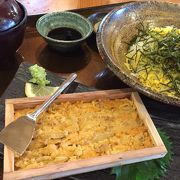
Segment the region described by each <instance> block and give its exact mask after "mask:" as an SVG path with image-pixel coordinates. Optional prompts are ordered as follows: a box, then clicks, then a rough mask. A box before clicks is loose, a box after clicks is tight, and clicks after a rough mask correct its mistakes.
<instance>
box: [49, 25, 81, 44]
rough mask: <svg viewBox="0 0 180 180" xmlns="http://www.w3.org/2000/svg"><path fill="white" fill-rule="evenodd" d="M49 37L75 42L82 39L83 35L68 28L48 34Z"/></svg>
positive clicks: (61, 28)
mask: <svg viewBox="0 0 180 180" xmlns="http://www.w3.org/2000/svg"><path fill="white" fill-rule="evenodd" d="M47 36H48V37H50V38H53V39H58V40H64V41H73V40H77V39H81V38H82V35H81V33H80V32H79V31H77V30H75V29H73V28H67V27H60V28H56V29H53V30H51V31H50V32H49V33H48V35H47Z"/></svg>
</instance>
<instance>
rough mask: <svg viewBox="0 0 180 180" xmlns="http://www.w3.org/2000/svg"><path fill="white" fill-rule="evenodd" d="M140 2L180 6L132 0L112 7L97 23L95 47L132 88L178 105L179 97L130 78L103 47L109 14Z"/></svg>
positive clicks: (172, 4)
mask: <svg viewBox="0 0 180 180" xmlns="http://www.w3.org/2000/svg"><path fill="white" fill-rule="evenodd" d="M141 3H147V4H150V3H152V4H166V5H170V6H178V8H180V5H178V4H175V3H168V2H157V1H138V2H132V3H128V4H126V5H122V6H121V7H117V8H115V9H113V10H112V11H111V12H109V13H108V14H107V15H106V17H105V18H104V19H103V20H102V22H101V23H100V25H99V30H98V32H97V36H96V37H97V47H98V50H99V53H100V55H101V57H102V59H103V61H104V62H105V64H106V65H107V67H108V68H109V69H110V70H111V71H112V72H114V74H115V75H116V76H117V77H118V78H120V79H121V80H122V81H123V82H124V83H126V84H127V85H129V86H131V87H132V88H134V89H136V90H137V91H139V92H140V93H142V94H144V95H146V96H148V97H150V98H152V99H155V100H158V101H160V102H164V103H166V104H170V105H174V106H178V107H180V98H176V97H172V96H168V95H165V94H162V93H159V92H155V91H153V90H151V89H150V88H148V87H145V86H143V85H142V84H141V83H140V82H139V81H137V82H135V81H134V80H133V79H132V78H131V76H132V75H131V74H130V75H127V74H126V73H125V72H124V71H123V70H122V69H121V67H118V66H117V65H116V64H115V63H114V62H113V60H111V56H110V54H109V53H108V52H107V50H106V49H105V45H104V42H103V35H104V34H103V33H104V31H103V30H104V28H105V26H106V25H107V22H109V20H110V18H111V16H112V15H113V14H114V13H115V12H117V11H119V10H120V9H123V8H127V7H129V6H131V5H134V4H141Z"/></svg>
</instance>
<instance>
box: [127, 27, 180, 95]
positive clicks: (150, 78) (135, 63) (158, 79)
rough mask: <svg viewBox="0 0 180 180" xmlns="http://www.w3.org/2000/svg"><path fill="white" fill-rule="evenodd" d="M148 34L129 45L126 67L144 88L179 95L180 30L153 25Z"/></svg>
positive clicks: (139, 36) (146, 31)
mask: <svg viewBox="0 0 180 180" xmlns="http://www.w3.org/2000/svg"><path fill="white" fill-rule="evenodd" d="M144 33H145V34H142V33H141V31H140V32H139V34H138V35H137V37H136V40H135V42H134V43H133V44H132V45H131V46H130V47H129V50H128V52H127V54H126V62H125V65H126V67H127V68H128V69H129V70H130V71H131V73H132V75H134V76H135V77H137V78H138V80H139V82H140V83H141V84H142V85H143V86H144V87H148V88H150V89H151V90H153V91H155V92H159V93H163V94H166V95H168V96H172V97H176V98H179V97H180V73H179V72H180V67H179V66H178V65H179V63H180V59H179V58H180V53H179V50H180V29H177V28H175V27H173V26H167V27H153V28H149V29H147V30H145V32H144ZM172 42H173V43H172ZM172 44H173V45H172ZM175 45H176V46H175Z"/></svg>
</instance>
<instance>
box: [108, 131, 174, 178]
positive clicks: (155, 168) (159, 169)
mask: <svg viewBox="0 0 180 180" xmlns="http://www.w3.org/2000/svg"><path fill="white" fill-rule="evenodd" d="M158 132H159V135H160V136H161V139H162V140H163V142H164V144H165V146H166V149H167V151H168V153H167V154H166V156H165V157H163V158H160V159H154V160H149V161H144V162H139V163H134V164H128V165H124V166H118V167H113V168H112V170H111V173H112V174H115V175H116V180H132V179H133V180H154V179H159V178H160V177H162V176H164V175H165V173H166V170H167V167H168V166H169V165H170V162H171V160H172V155H173V152H172V145H171V142H170V141H169V138H168V136H167V135H166V134H165V133H164V132H163V131H162V130H160V129H158Z"/></svg>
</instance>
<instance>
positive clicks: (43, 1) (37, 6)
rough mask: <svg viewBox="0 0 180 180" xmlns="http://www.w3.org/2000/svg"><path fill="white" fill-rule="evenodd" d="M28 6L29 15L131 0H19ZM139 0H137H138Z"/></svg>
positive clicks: (178, 0) (174, 0)
mask: <svg viewBox="0 0 180 180" xmlns="http://www.w3.org/2000/svg"><path fill="white" fill-rule="evenodd" d="M18 1H19V2H21V3H22V4H24V5H25V7H26V8H27V11H28V14H29V15H36V14H45V13H49V12H55V11H64V10H73V9H81V8H88V7H96V6H103V5H110V4H117V3H122V2H129V1H130V0H18ZM136 1H137V0H136ZM161 1H164V2H172V3H180V0H161Z"/></svg>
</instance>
